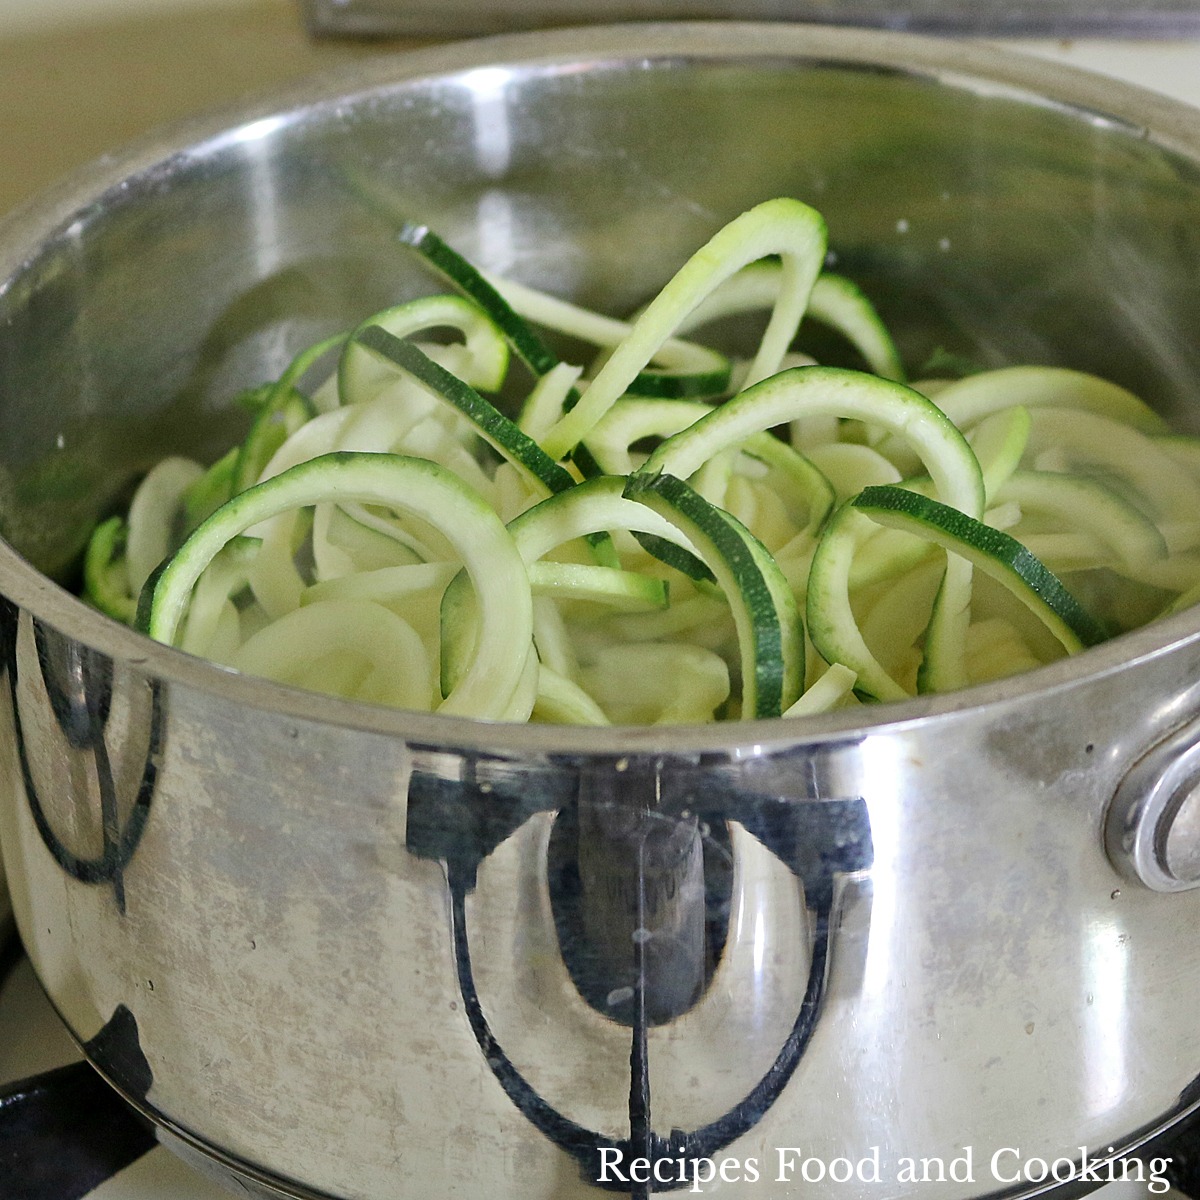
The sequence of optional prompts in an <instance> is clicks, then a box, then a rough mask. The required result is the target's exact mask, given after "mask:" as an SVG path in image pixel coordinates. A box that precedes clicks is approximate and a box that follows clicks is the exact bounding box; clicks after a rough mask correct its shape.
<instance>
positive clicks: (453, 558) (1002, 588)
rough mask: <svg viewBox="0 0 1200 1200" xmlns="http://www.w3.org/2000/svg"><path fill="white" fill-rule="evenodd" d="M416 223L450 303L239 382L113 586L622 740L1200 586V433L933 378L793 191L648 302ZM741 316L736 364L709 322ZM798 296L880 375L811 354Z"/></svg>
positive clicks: (1105, 408)
mask: <svg viewBox="0 0 1200 1200" xmlns="http://www.w3.org/2000/svg"><path fill="white" fill-rule="evenodd" d="M400 240H401V241H402V242H403V243H404V245H405V246H406V247H408V248H409V250H410V251H411V253H412V254H413V255H415V256H416V257H417V258H419V259H420V260H422V261H423V262H424V263H425V264H426V265H427V266H428V267H429V268H430V269H431V272H432V274H433V275H434V276H436V278H437V279H438V280H439V282H440V283H441V285H442V286H447V285H448V287H449V291H446V292H444V293H443V292H438V293H436V294H432V295H429V296H424V297H421V298H418V299H415V300H409V301H407V302H405V303H402V304H398V305H396V306H395V307H393V308H390V309H387V310H386V311H384V312H380V313H376V314H374V315H373V316H370V317H368V318H367V319H366V320H364V321H363V322H362V324H360V325H359V326H358V327H357V328H355V329H353V330H350V331H346V332H342V333H338V334H336V335H334V336H332V337H329V338H327V339H325V340H323V341H321V342H319V343H317V344H315V345H313V346H310V347H308V348H307V349H305V350H304V351H303V352H302V353H301V354H299V355H298V356H297V357H296V358H295V360H294V361H293V362H292V363H291V364H290V365H289V366H288V368H287V370H285V371H284V372H283V374H282V375H281V376H280V377H279V378H278V379H274V380H271V381H268V382H266V383H264V384H262V385H260V386H258V387H255V388H253V389H251V390H249V391H247V392H246V393H244V394H243V395H242V396H241V397H239V401H240V404H241V406H242V407H243V408H245V409H248V410H249V412H250V414H251V421H250V428H249V432H248V434H247V435H246V436H245V438H244V439H243V440H242V441H241V442H240V443H239V444H237V445H235V446H233V447H231V448H230V449H229V451H228V453H226V454H225V455H224V456H223V457H222V458H220V459H219V460H218V461H217V462H215V463H213V464H211V465H208V466H205V465H202V464H200V463H198V462H194V461H192V460H190V459H185V458H181V457H175V456H172V457H169V458H165V459H163V460H162V461H160V462H159V463H157V464H156V465H155V466H154V467H152V469H151V470H150V471H149V472H148V473H147V474H146V475H145V477H144V478H143V479H142V481H141V482H140V484H139V485H138V487H137V490H136V491H135V493H134V495H133V497H132V501H131V503H130V505H129V508H128V510H127V511H126V512H124V513H121V514H118V515H114V516H110V517H109V518H108V519H106V520H104V521H102V522H101V523H100V524H99V525H97V527H96V529H95V531H94V533H93V535H92V538H91V541H90V544H89V546H88V550H87V554H86V559H85V564H84V580H85V587H84V596H85V598H86V599H87V600H88V601H89V602H91V603H92V604H94V605H95V606H96V607H98V608H100V609H101V610H103V611H104V612H106V613H107V614H109V615H110V616H112V617H114V618H115V619H117V620H121V621H125V622H128V623H130V624H136V625H138V626H139V627H140V628H142V629H143V630H144V631H145V632H147V633H149V634H150V636H152V637H154V638H156V639H158V640H159V641H162V642H165V643H168V644H171V645H175V646H178V647H180V648H181V649H183V650H184V651H187V652H188V653H191V654H195V655H200V656H203V657H206V658H209V659H211V660H213V661H215V662H217V663H221V664H223V665H225V666H228V667H232V668H235V669H236V670H238V671H242V672H245V673H248V674H253V675H259V676H265V677H267V678H270V679H273V680H276V681H279V682H282V683H286V684H292V685H295V686H299V687H303V688H309V689H315V690H317V691H321V692H326V693H329V694H331V695H335V696H339V697H343V698H347V699H352V700H359V701H365V702H368V703H374V704H383V705H391V706H395V707H399V708H405V709H418V710H426V711H440V712H444V713H450V714H454V715H458V716H467V717H473V718H478V719H487V720H504V721H526V720H533V721H542V722H554V723H568V724H578V725H608V724H654V723H704V722H709V721H713V720H731V719H739V718H751V717H781V716H782V717H800V716H804V715H808V714H814V713H820V712H825V711H828V710H830V709H834V708H838V707H844V706H851V705H856V704H862V703H870V702H873V701H889V700H899V699H903V698H905V697H907V696H912V695H915V694H917V693H919V692H940V691H947V690H951V689H956V688H961V687H965V686H969V685H972V684H977V683H982V682H985V681H988V680H992V679H997V678H1000V677H1002V676H1007V675H1011V674H1013V673H1016V672H1019V671H1025V670H1029V669H1032V668H1035V667H1037V666H1040V665H1042V664H1045V663H1048V662H1051V661H1053V660H1054V659H1056V658H1059V657H1061V656H1063V655H1066V654H1074V653H1077V652H1079V651H1081V650H1083V649H1085V648H1086V647H1087V646H1090V645H1093V644H1095V643H1097V642H1100V641H1102V640H1104V639H1105V638H1107V637H1110V636H1113V635H1115V634H1117V633H1120V632H1122V631H1124V630H1127V629H1130V628H1133V627H1135V626H1137V625H1140V624H1143V623H1144V622H1146V621H1149V620H1152V619H1154V618H1155V617H1156V616H1158V615H1160V614H1164V613H1167V612H1171V611H1175V610H1177V609H1179V608H1182V607H1184V606H1186V605H1188V604H1191V603H1192V602H1193V601H1194V600H1196V599H1198V598H1200V440H1198V439H1192V438H1188V437H1185V436H1183V435H1177V434H1173V433H1171V432H1169V431H1168V429H1167V428H1166V426H1165V425H1164V423H1163V421H1162V420H1161V418H1159V417H1158V416H1157V415H1156V414H1155V412H1154V411H1153V410H1152V409H1151V408H1150V407H1149V406H1148V405H1146V404H1145V403H1143V401H1142V400H1140V399H1139V398H1138V397H1136V396H1134V395H1133V394H1131V393H1130V392H1128V391H1126V390H1125V389H1124V388H1121V387H1119V386H1117V385H1116V384H1114V383H1111V382H1108V381H1106V380H1103V379H1100V378H1097V377H1095V376H1093V375H1089V374H1086V373H1084V372H1081V371H1075V370H1070V369H1066V368H1063V367H1042V366H1012V367H1004V368H1001V369H996V370H986V371H980V372H978V373H976V374H971V375H967V376H966V377H964V378H961V379H948V378H931V379H924V380H916V381H908V380H907V378H906V375H905V371H904V367H903V365H902V363H901V360H900V356H899V354H898V353H897V349H896V346H895V344H894V342H893V339H892V337H891V336H890V335H889V332H888V330H887V328H886V326H885V325H884V322H883V321H882V320H881V319H880V316H879V314H878V313H877V311H876V310H875V308H874V307H873V305H872V304H871V302H870V301H869V300H868V299H867V297H866V296H865V295H864V294H863V292H862V291H861V290H860V289H859V288H858V287H856V286H855V285H854V284H853V283H851V282H850V281H849V280H847V279H844V278H842V277H840V276H838V275H834V274H831V273H829V272H828V271H825V270H824V269H823V267H824V263H825V258H826V229H825V223H824V221H823V219H822V218H821V216H820V214H818V213H817V212H816V211H814V210H813V209H812V208H810V207H808V206H807V205H805V204H802V203H800V202H799V201H796V200H791V199H776V200H770V201H767V202H765V203H763V204H760V205H758V206H756V207H755V208H752V209H750V210H749V211H747V212H745V213H743V214H742V215H741V216H739V217H737V218H736V219H734V220H733V221H731V222H730V223H729V224H728V225H726V226H725V227H724V228H722V229H721V230H719V231H718V232H717V233H716V234H715V235H714V236H713V237H712V238H711V239H710V241H709V242H708V243H707V244H705V245H704V246H702V247H701V248H700V249H699V250H698V251H697V252H696V253H695V254H694V255H693V256H692V257H691V258H690V259H688V261H687V262H686V263H684V264H683V266H682V267H681V268H680V269H679V270H678V272H677V273H676V274H675V276H674V277H673V278H672V279H671V280H670V281H669V282H668V283H667V285H666V286H665V287H664V288H663V289H662V290H661V291H660V292H659V293H658V294H657V295H656V296H655V297H654V298H653V299H652V300H651V301H650V302H649V303H648V304H646V305H645V306H644V307H643V308H642V309H641V310H640V311H639V312H637V313H635V314H634V315H633V316H632V317H631V318H630V319H628V320H617V319H615V318H613V317H609V316H604V315H601V314H599V313H595V312H592V311H590V310H587V309H584V308H581V307H579V306H578V305H575V304H573V303H570V302H568V301H567V300H565V299H561V298H558V297H555V296H552V295H549V294H546V293H544V292H541V291H538V290H535V289H533V288H530V287H528V286H526V285H524V284H521V283H517V282H515V281H512V280H506V279H501V278H498V277H495V276H492V275H488V274H485V273H483V272H481V271H479V270H477V269H476V268H474V267H473V266H472V265H471V264H470V263H468V262H467V261H466V260H465V259H463V258H462V257H461V256H460V255H459V254H458V253H456V252H455V251H454V250H453V249H452V248H451V247H450V246H448V245H447V244H446V243H445V242H444V241H442V240H441V239H440V238H439V237H438V236H437V235H436V234H434V233H433V232H432V231H431V230H429V229H427V228H426V227H424V226H419V225H409V226H405V227H404V229H403V230H402V231H401V233H400ZM747 314H750V315H751V316H753V315H754V314H762V326H763V333H762V336H761V340H760V341H759V343H758V345H757V346H756V347H755V349H754V351H753V353H752V354H751V355H749V356H748V358H747V359H746V360H744V361H743V360H740V359H736V358H732V357H730V356H728V355H726V354H724V353H722V352H720V351H718V350H716V349H714V348H713V347H711V346H709V345H707V344H706V343H705V342H704V341H703V340H701V338H700V336H699V335H698V333H697V331H703V330H704V329H705V328H707V327H710V326H711V325H713V323H718V322H721V321H722V320H725V319H726V318H730V317H737V318H744V317H745V316H746V315H747ZM805 317H808V318H810V319H811V320H814V321H817V322H820V323H822V324H824V325H825V326H827V327H829V328H831V329H833V330H834V331H835V332H836V333H837V334H839V335H841V337H842V338H844V339H845V340H846V341H847V342H848V344H849V346H850V347H852V348H853V352H854V353H855V354H856V355H857V356H858V358H859V359H860V360H861V362H862V364H863V366H864V369H862V370H851V369H846V368H840V367H831V366H824V365H821V364H818V363H816V362H814V361H813V360H812V359H811V358H808V357H807V356H805V355H804V354H802V353H800V352H798V351H797V350H796V349H795V348H794V347H795V344H796V339H797V333H798V331H799V329H800V324H801V321H802V319H803V318H805ZM563 338H569V339H571V340H570V342H569V344H570V345H573V346H588V347H591V350H590V351H589V352H588V354H587V355H585V356H584V357H589V358H590V360H591V361H589V362H570V361H564V360H562V359H561V358H560V357H559V356H558V355H557V354H556V353H555V351H554V350H553V349H551V345H552V344H557V342H556V341H555V339H558V341H559V342H561V341H562V339H563ZM326 366H327V368H328V369H327V370H325V375H324V382H322V383H320V385H319V386H317V387H316V388H315V389H314V390H312V391H311V394H308V393H306V392H305V391H303V390H301V384H302V383H303V382H304V381H305V380H306V379H309V378H311V377H312V376H313V375H317V376H318V377H319V376H320V374H321V372H322V370H323V369H325V368H326ZM501 394H503V395H504V396H505V397H506V398H508V399H507V400H506V401H504V402H502V401H501V399H500V395H501ZM513 396H518V397H520V399H519V401H518V402H517V403H516V404H515V405H514V404H513V403H512V401H511V398H512V397H513ZM505 410H506V411H507V412H508V413H513V414H515V415H513V416H510V415H506V411H505Z"/></svg>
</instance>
